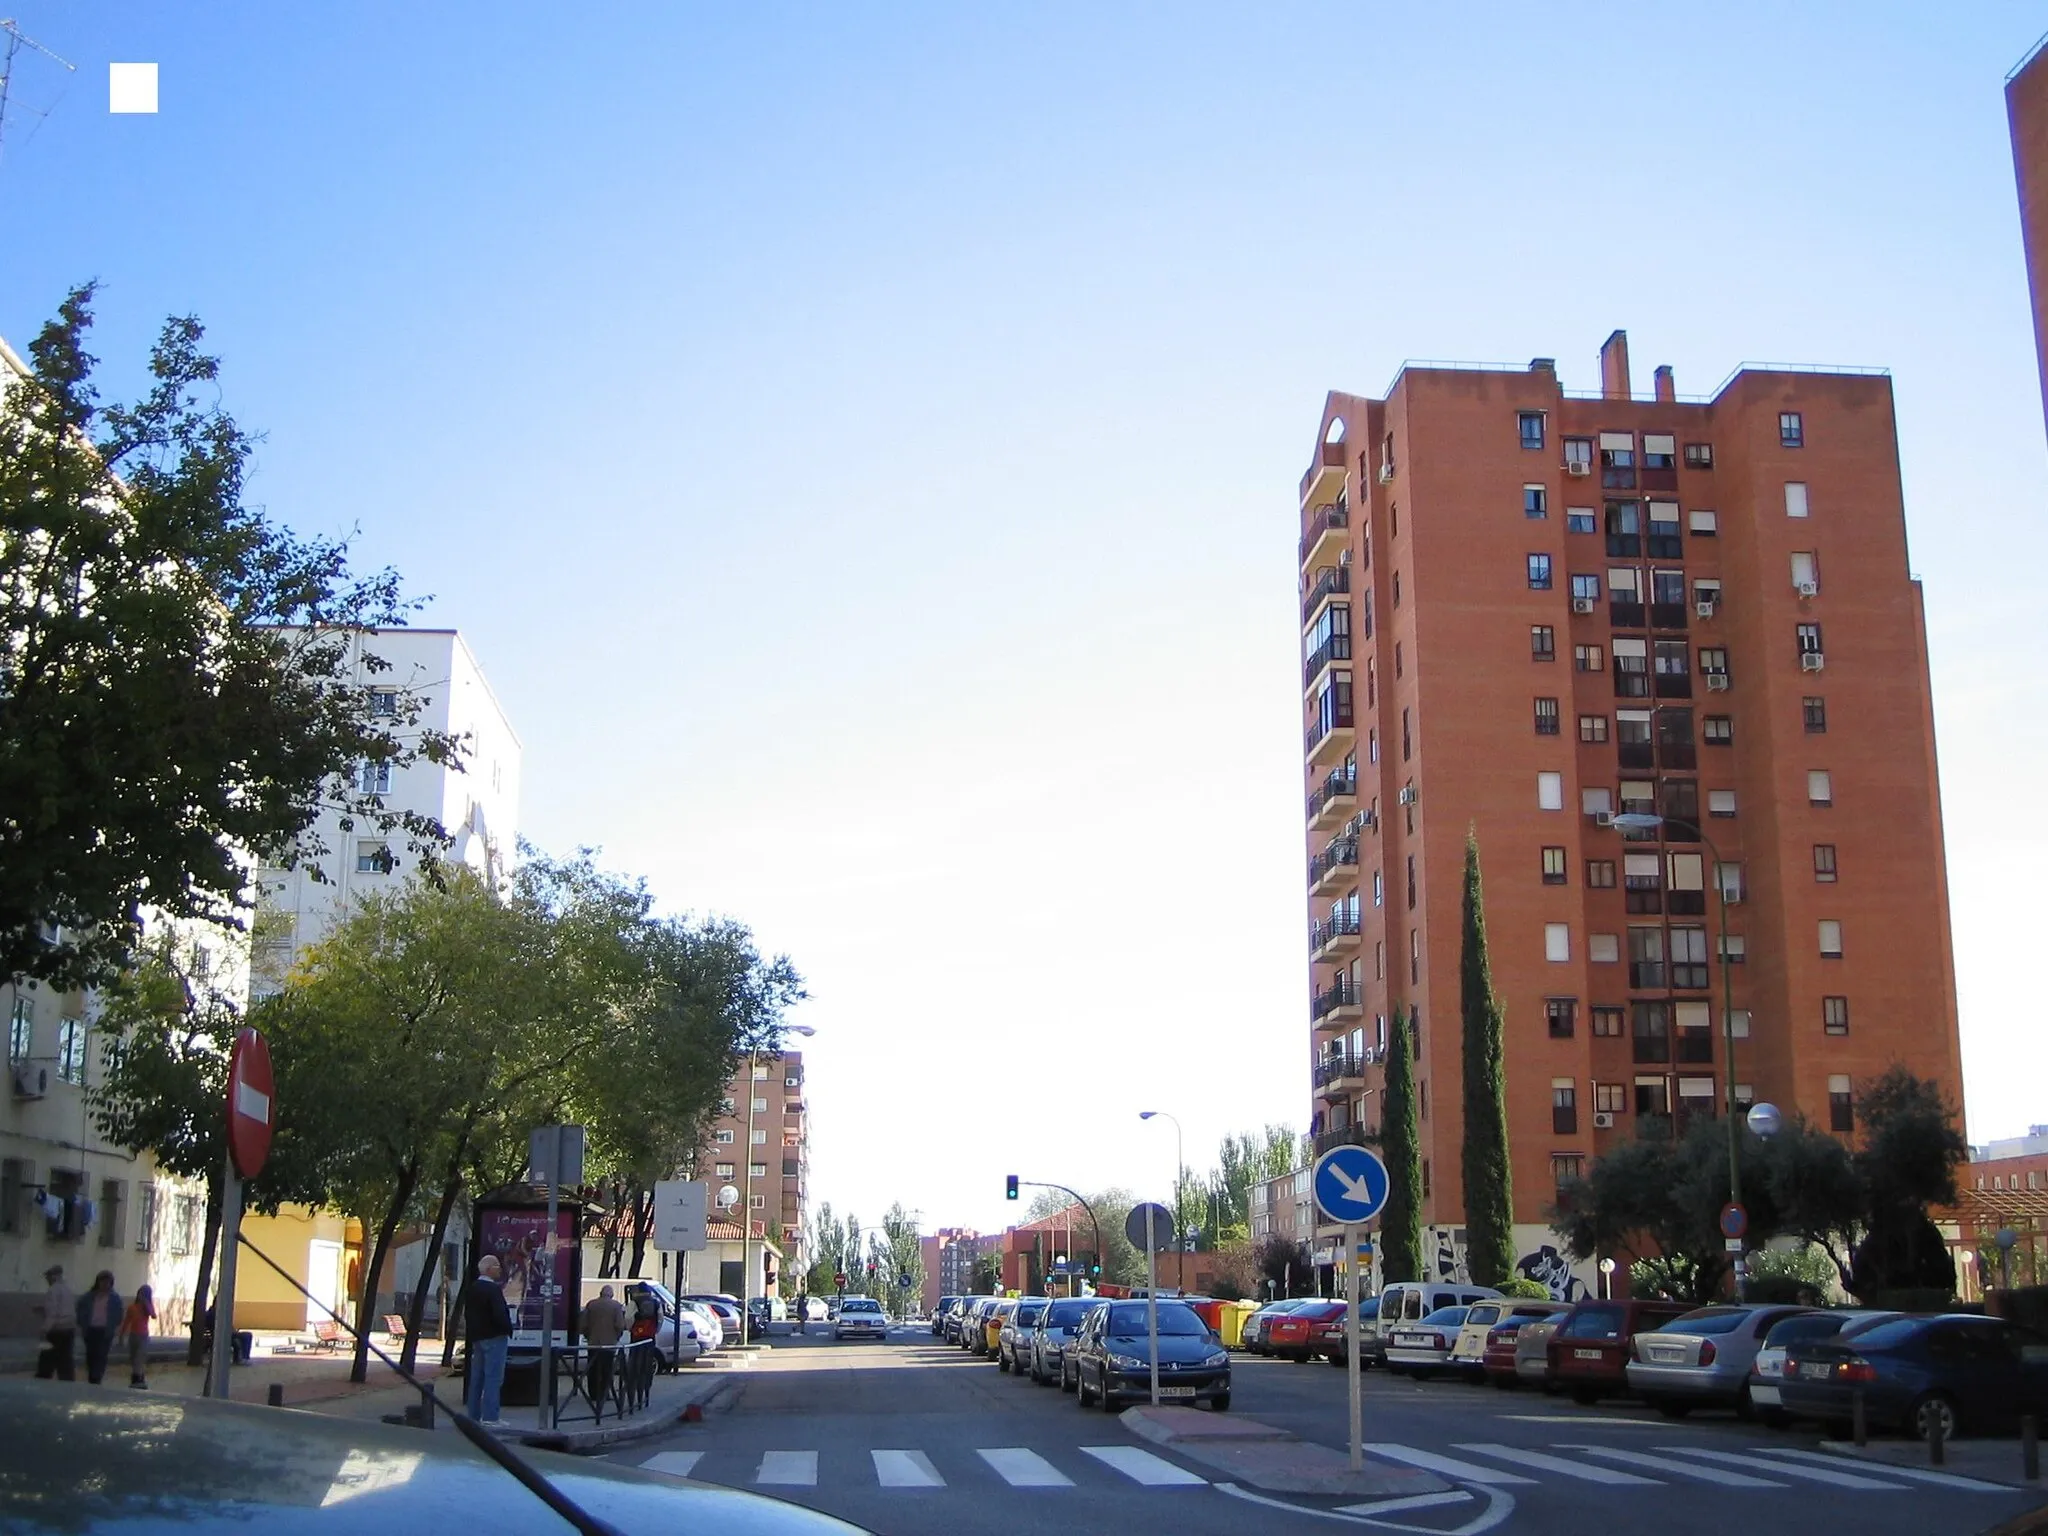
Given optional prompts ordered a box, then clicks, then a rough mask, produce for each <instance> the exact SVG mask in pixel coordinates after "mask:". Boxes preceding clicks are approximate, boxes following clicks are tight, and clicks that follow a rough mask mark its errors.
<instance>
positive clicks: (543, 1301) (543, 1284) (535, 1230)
mask: <svg viewBox="0 0 2048 1536" xmlns="http://www.w3.org/2000/svg"><path fill="white" fill-rule="evenodd" d="M578 1218H579V1212H578V1211H577V1210H576V1209H575V1208H574V1207H568V1208H565V1209H563V1210H559V1211H557V1212H556V1213H555V1240H554V1241H553V1242H552V1243H550V1242H549V1241H548V1213H547V1208H546V1207H545V1206H541V1207H538V1208H534V1207H527V1208H523V1209H522V1208H519V1207H509V1208H508V1207H504V1206H486V1207H485V1208H483V1209H482V1210H479V1211H478V1212H477V1223H476V1240H477V1252H478V1254H479V1256H481V1255H482V1254H486V1253H489V1254H495V1255H496V1256H497V1260H498V1263H499V1265H500V1274H501V1276H502V1278H503V1283H504V1287H505V1306H506V1309H507V1310H508V1311H510V1312H511V1314H512V1327H513V1333H512V1345H513V1347H514V1348H515V1349H517V1348H525V1347H529V1346H530V1347H532V1348H535V1349H538V1348H539V1347H540V1334H541V1324H542V1321H543V1320H544V1319H545V1317H546V1316H547V1310H546V1309H547V1305H548V1303H549V1301H550V1300H552V1302H553V1303H554V1329H555V1337H556V1338H557V1339H558V1340H566V1339H567V1338H568V1337H569V1333H570V1328H571V1326H572V1325H573V1323H574V1322H575V1318H576V1307H575V1298H576V1292H577V1281H578V1274H577V1270H578V1267H579V1266H578V1263H577V1260H578V1258H579V1256H580V1255H579V1249H578V1244H577V1241H576V1227H577V1222H578Z"/></svg>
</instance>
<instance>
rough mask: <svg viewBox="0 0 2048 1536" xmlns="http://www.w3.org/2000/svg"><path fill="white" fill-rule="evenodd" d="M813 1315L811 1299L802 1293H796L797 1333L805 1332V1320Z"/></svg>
mask: <svg viewBox="0 0 2048 1536" xmlns="http://www.w3.org/2000/svg"><path fill="white" fill-rule="evenodd" d="M810 1315H811V1298H810V1297H808V1296H806V1295H805V1294H804V1293H803V1292H802V1291H798V1292H797V1293H796V1331H797V1332H798V1333H802V1332H803V1331H804V1319H805V1318H807V1317H809V1316H810Z"/></svg>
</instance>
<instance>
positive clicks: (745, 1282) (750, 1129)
mask: <svg viewBox="0 0 2048 1536" xmlns="http://www.w3.org/2000/svg"><path fill="white" fill-rule="evenodd" d="M782 1032H783V1033H784V1034H790V1035H802V1036H804V1037H805V1038H807V1039H808V1038H809V1037H810V1036H812V1035H815V1034H816V1033H817V1031H816V1030H815V1029H813V1028H811V1026H810V1025H808V1024H785V1025H784V1026H783V1028H782ZM761 1056H762V1052H761V1050H760V1048H759V1047H758V1046H755V1047H750V1048H749V1049H748V1051H747V1164H746V1166H747V1176H746V1181H745V1187H744V1188H743V1189H742V1190H741V1194H742V1196H743V1197H744V1201H745V1203H744V1206H743V1208H742V1209H741V1211H740V1289H741V1290H742V1291H744V1292H745V1293H746V1294H745V1295H744V1296H742V1297H741V1298H740V1303H741V1306H742V1308H743V1309H744V1312H743V1315H742V1318H741V1322H742V1325H744V1324H745V1322H746V1321H747V1320H748V1319H750V1318H752V1316H753V1315H754V1100H755V1099H756V1098H757V1097H758V1095H757V1094H756V1093H755V1092H754V1083H755V1081H756V1078H755V1076H754V1074H755V1072H756V1071H757V1070H758V1069H759V1068H760V1064H761ZM775 1056H776V1059H777V1060H778V1061H779V1060H781V1058H782V1051H781V1049H780V1048H779V1047H778V1048H777V1050H776V1052H775ZM763 1145H764V1147H765V1143H764V1144H763ZM767 1162H768V1157H767V1154H766V1152H765V1151H764V1152H763V1153H762V1157H761V1163H762V1166H763V1167H765V1166H767ZM763 1209H766V1206H765V1203H764V1206H763ZM767 1235H768V1221H767V1218H766V1217H763V1218H762V1221H761V1236H762V1240H763V1241H764V1242H765V1241H766V1240H767ZM767 1292H768V1287H767V1286H766V1285H765V1284H764V1285H763V1286H762V1287H761V1332H762V1333H764V1334H765V1333H767V1331H768V1313H769V1310H770V1309H769V1306H768V1295H767ZM741 1331H742V1332H746V1331H747V1330H746V1329H745V1327H744V1326H742V1330H741Z"/></svg>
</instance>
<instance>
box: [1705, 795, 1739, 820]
mask: <svg viewBox="0 0 2048 1536" xmlns="http://www.w3.org/2000/svg"><path fill="white" fill-rule="evenodd" d="M1707 814H1708V815H1709V816H1722V817H1726V816H1733V815H1734V814H1735V791H1734V790H1732V789H1710V790H1708V791H1707Z"/></svg>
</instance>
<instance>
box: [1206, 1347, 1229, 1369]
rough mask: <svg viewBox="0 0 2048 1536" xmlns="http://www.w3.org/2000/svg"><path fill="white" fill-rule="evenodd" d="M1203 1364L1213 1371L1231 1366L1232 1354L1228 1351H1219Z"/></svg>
mask: <svg viewBox="0 0 2048 1536" xmlns="http://www.w3.org/2000/svg"><path fill="white" fill-rule="evenodd" d="M1202 1364H1204V1365H1205V1366H1208V1367H1209V1368H1210V1369H1211V1370H1214V1369H1215V1368H1216V1367H1217V1366H1219V1365H1228V1364H1230V1353H1229V1351H1228V1350H1221V1349H1219V1350H1217V1351H1216V1353H1215V1354H1213V1355H1211V1356H1210V1357H1209V1358H1208V1359H1206V1360H1204V1361H1203V1362H1202Z"/></svg>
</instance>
